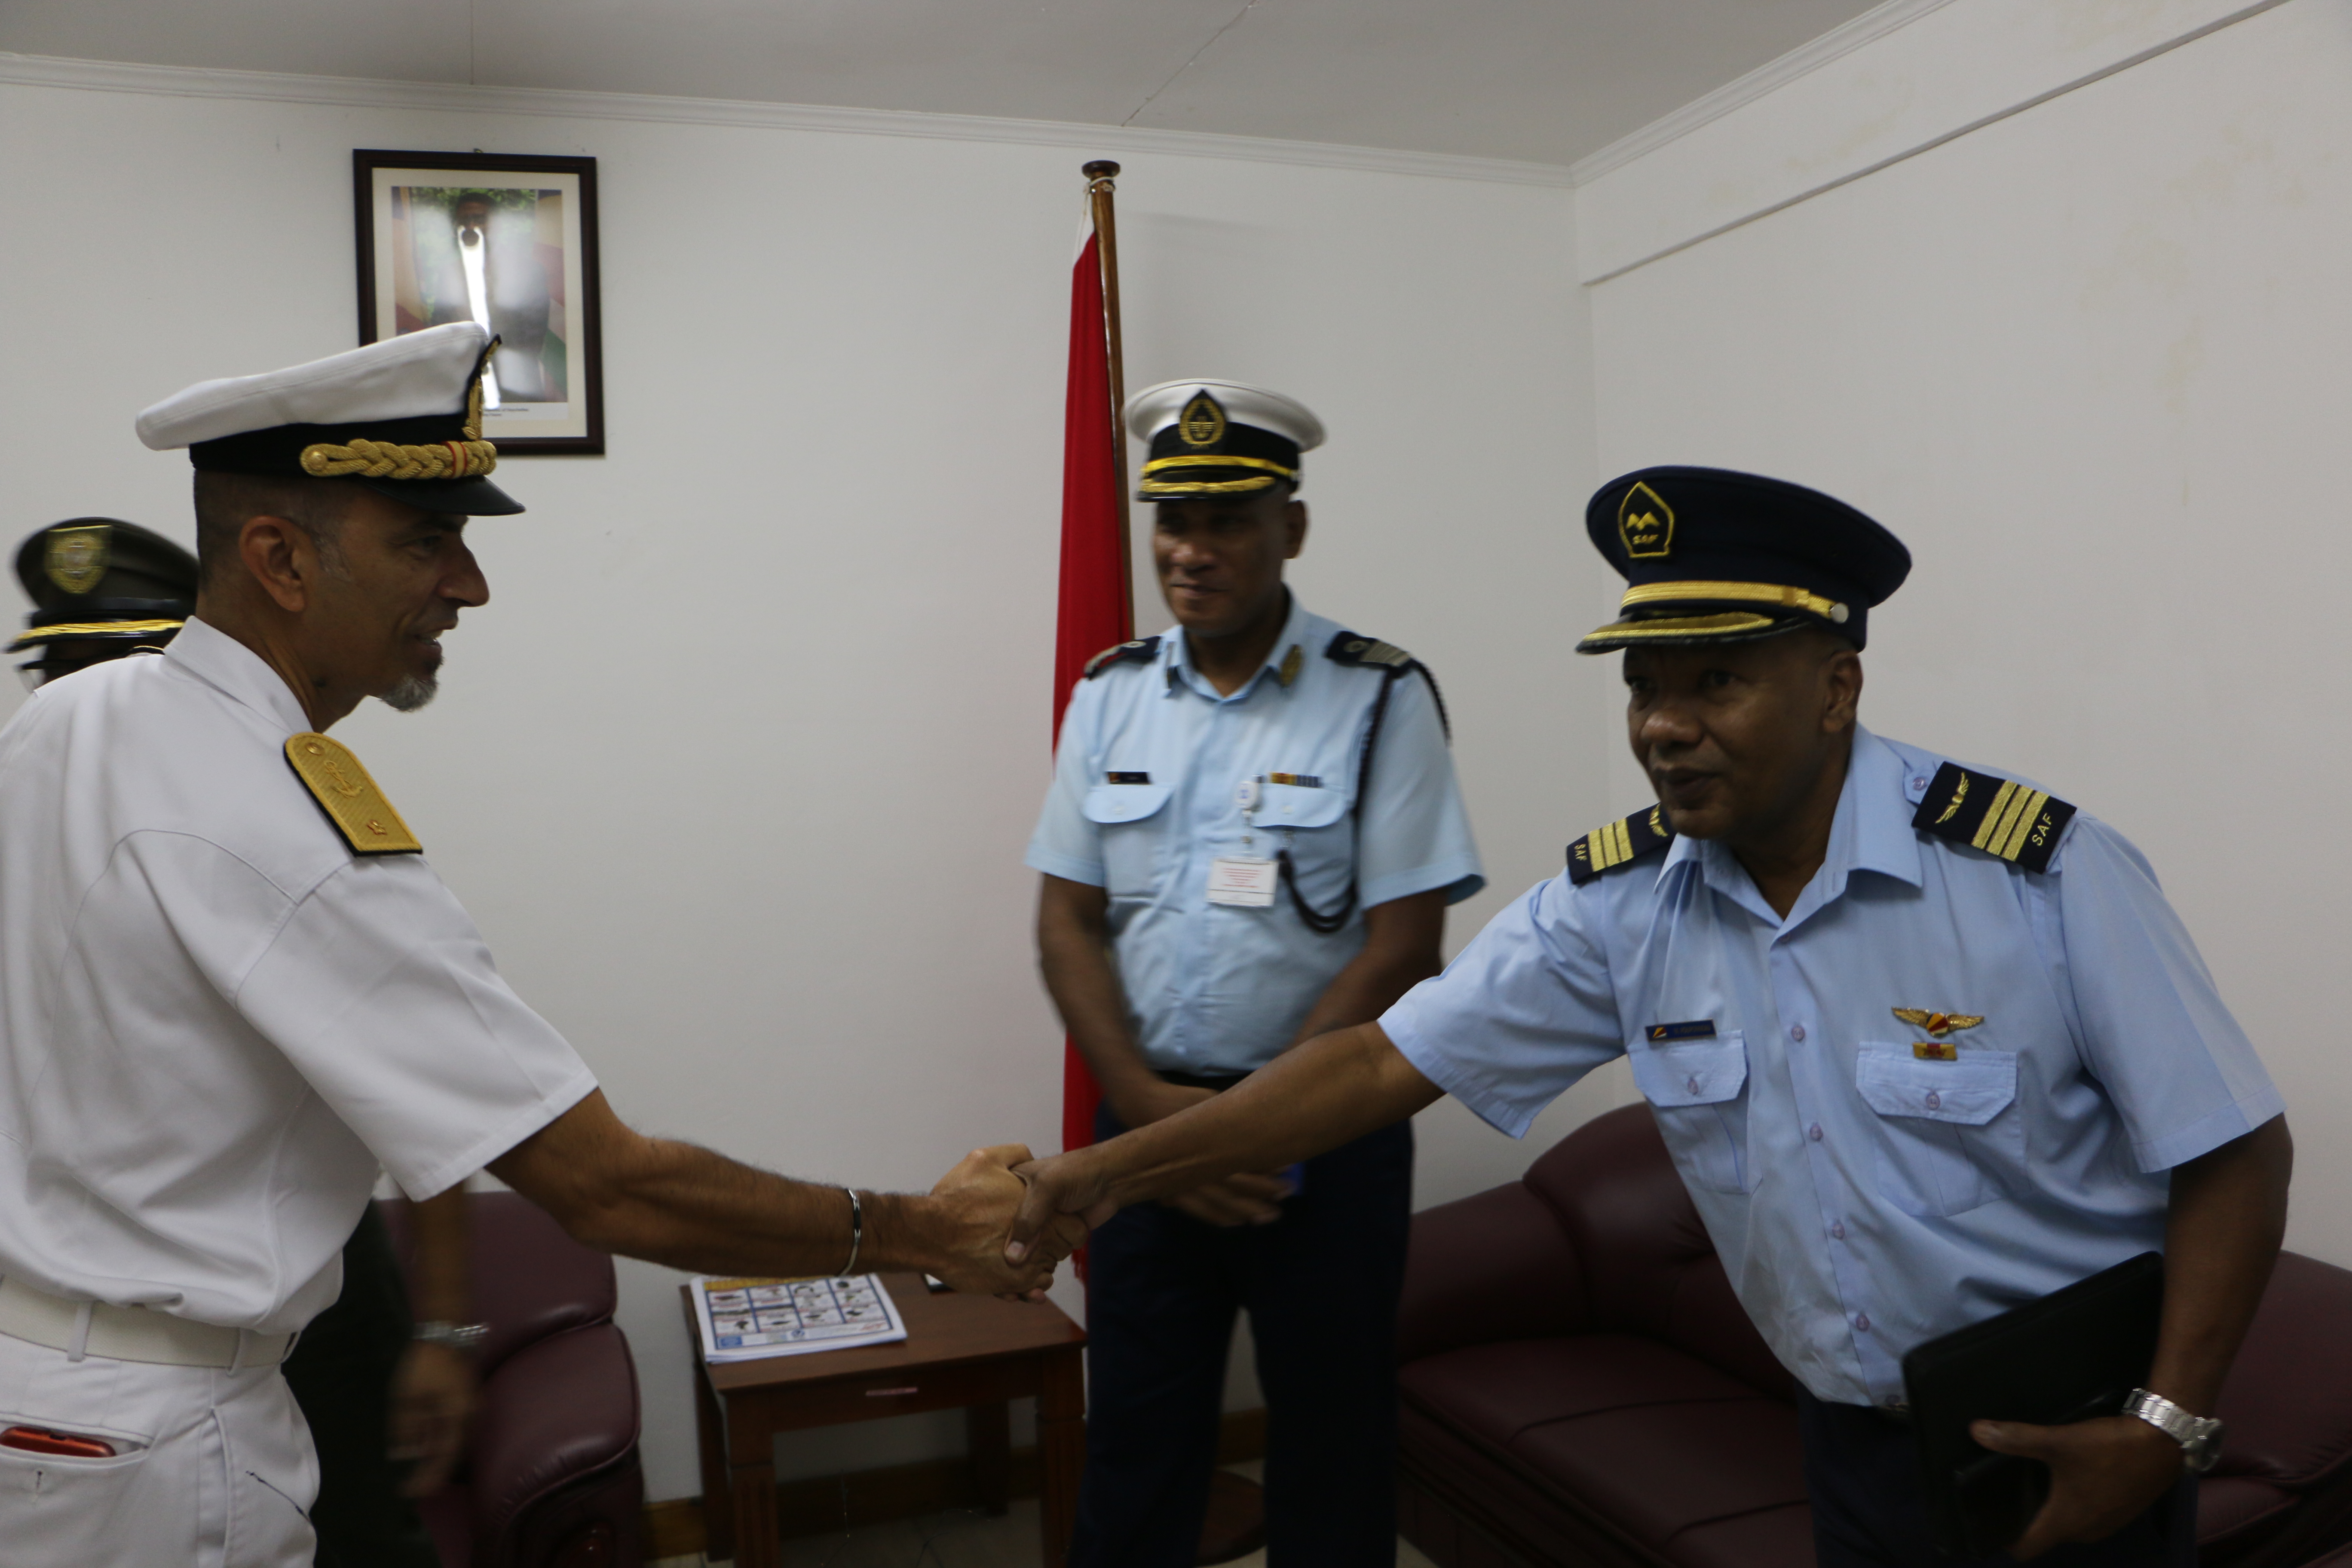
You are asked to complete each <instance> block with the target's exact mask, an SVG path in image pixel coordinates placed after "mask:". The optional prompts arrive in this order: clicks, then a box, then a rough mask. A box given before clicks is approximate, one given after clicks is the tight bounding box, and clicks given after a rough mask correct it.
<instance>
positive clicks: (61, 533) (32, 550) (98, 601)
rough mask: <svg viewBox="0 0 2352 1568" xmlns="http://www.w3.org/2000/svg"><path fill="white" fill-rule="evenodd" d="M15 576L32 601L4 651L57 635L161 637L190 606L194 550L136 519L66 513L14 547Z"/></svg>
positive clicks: (65, 638) (75, 638)
mask: <svg viewBox="0 0 2352 1568" xmlns="http://www.w3.org/2000/svg"><path fill="white" fill-rule="evenodd" d="M16 581H17V582H18V583H19V584H23V586H24V589H25V596H26V598H28V599H30V600H32V601H33V605H34V609H33V613H32V615H30V616H27V617H26V622H25V629H24V630H23V631H22V632H19V633H18V634H17V635H16V641H14V642H12V643H10V644H9V645H8V651H9V652H11V653H15V652H16V651H18V650H19V649H23V648H28V647H45V645H50V644H56V643H61V642H130V641H136V642H144V643H156V644H162V643H165V642H169V641H170V640H171V639H172V637H173V634H175V633H177V632H178V631H179V629H180V627H181V626H182V624H183V623H184V622H185V621H186V620H187V618H188V615H189V612H190V611H191V610H193V609H194V607H195V599H196V558H195V557H194V556H193V555H191V554H189V553H188V552H186V551H184V550H183V549H181V548H180V547H179V546H178V545H176V544H174V543H173V542H171V541H170V540H168V539H166V538H164V537H163V535H162V534H160V533H154V532H151V531H148V530H146V529H143V528H142V527H140V526H139V525H138V524H137V523H135V522H124V521H122V520H121V519H120V518H112V517H72V518H68V519H67V520H66V521H63V522H57V523H51V524H50V525H49V526H48V527H47V528H45V529H42V530H41V531H38V532H37V533H35V534H33V535H32V536H31V537H29V538H27V539H26V541H25V542H24V543H22V544H20V545H18V546H17V547H16ZM87 662H89V661H88V660H87V659H72V660H68V661H65V665H64V668H79V666H80V665H82V664H84V663H87ZM22 668H26V669H43V668H47V664H46V663H45V662H36V663H33V664H29V665H26V666H24V667H22Z"/></svg>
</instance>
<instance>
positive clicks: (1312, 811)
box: [1250, 773, 1355, 909]
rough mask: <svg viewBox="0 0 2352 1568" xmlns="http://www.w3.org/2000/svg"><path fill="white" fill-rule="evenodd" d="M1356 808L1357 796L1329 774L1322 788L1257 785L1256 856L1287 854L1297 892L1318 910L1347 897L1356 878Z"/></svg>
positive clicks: (1252, 820)
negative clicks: (1351, 812)
mask: <svg viewBox="0 0 2352 1568" xmlns="http://www.w3.org/2000/svg"><path fill="white" fill-rule="evenodd" d="M1354 804H1355V795H1354V792H1353V791H1352V790H1350V789H1348V788H1344V787H1342V786H1341V785H1340V784H1339V781H1338V779H1337V778H1336V777H1335V776H1334V775H1333V774H1331V773H1325V774H1324V775H1323V783H1322V784H1320V785H1311V784H1276V783H1274V782H1272V781H1270V780H1269V781H1268V782H1267V783H1265V784H1262V785H1260V786H1259V795H1258V805H1257V810H1256V811H1255V813H1253V814H1252V815H1251V817H1250V826H1251V827H1252V828H1253V829H1254V830H1255V832H1256V834H1257V837H1258V846H1259V847H1258V853H1260V854H1262V855H1272V854H1275V853H1276V852H1278V851H1281V850H1288V851H1289V852H1290V867H1291V871H1292V873H1293V874H1294V875H1296V876H1297V879H1298V890H1299V891H1300V892H1301V893H1304V894H1305V895H1306V896H1307V902H1308V903H1310V904H1313V905H1315V906H1316V907H1317V908H1318V909H1328V908H1329V907H1330V906H1331V905H1333V904H1336V903H1338V902H1339V900H1341V899H1343V898H1345V897H1346V896H1347V893H1348V879H1349V878H1350V877H1352V876H1353V875H1354V874H1355V839H1354V827H1355V825H1354V824H1353V823H1352V822H1351V821H1349V807H1350V806H1352V805H1354Z"/></svg>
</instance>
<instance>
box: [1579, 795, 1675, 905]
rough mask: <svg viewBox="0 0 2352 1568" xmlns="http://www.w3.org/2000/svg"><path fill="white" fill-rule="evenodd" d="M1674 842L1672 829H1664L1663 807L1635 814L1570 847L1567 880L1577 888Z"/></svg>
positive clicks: (1589, 835)
mask: <svg viewBox="0 0 2352 1568" xmlns="http://www.w3.org/2000/svg"><path fill="white" fill-rule="evenodd" d="M1674 841H1675V830H1674V829H1673V828H1671V827H1669V826H1666V812H1665V808H1664V806H1658V805H1654V806H1652V807H1650V809H1649V810H1647V811H1637V812H1635V813H1634V814H1633V816H1628V817H1626V818H1624V819H1623V820H1622V821H1618V822H1612V823H1611V824H1610V825H1609V826H1606V827H1596V828H1594V829H1593V830H1592V831H1591V832H1590V833H1588V834H1586V835H1585V836H1584V837H1581V838H1580V839H1578V840H1577V841H1576V842H1575V843H1573V844H1571V845H1570V846H1569V847H1568V879H1569V880H1570V882H1572V883H1574V884H1575V885H1576V886H1578V887H1582V886H1583V885H1584V884H1585V883H1587V882H1590V881H1591V880H1592V879H1593V878H1595V877H1598V876H1599V875H1601V872H1603V871H1613V870H1615V869H1616V868H1618V867H1620V866H1627V865H1631V864H1632V863H1633V862H1634V861H1636V860H1639V859H1640V858H1642V857H1643V856H1644V855H1649V854H1653V853H1654V852H1655V851H1657V850H1660V849H1664V847H1666V846H1667V845H1669V844H1672V843H1673V842H1674Z"/></svg>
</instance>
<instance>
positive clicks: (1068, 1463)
mask: <svg viewBox="0 0 2352 1568" xmlns="http://www.w3.org/2000/svg"><path fill="white" fill-rule="evenodd" d="M1083 1354H1084V1352H1082V1351H1081V1350H1079V1349H1078V1348H1077V1347H1076V1346H1075V1345H1074V1346H1072V1347H1070V1348H1069V1349H1068V1350H1062V1351H1053V1352H1048V1353H1047V1354H1046V1356H1045V1377H1044V1379H1043V1384H1044V1386H1043V1387H1041V1388H1040V1389H1039V1390H1038V1394H1037V1468H1038V1470H1039V1471H1040V1475H1039V1477H1038V1480H1039V1483H1040V1485H1039V1488H1038V1489H1039V1491H1040V1493H1041V1494H1042V1495H1041V1496H1040V1497H1039V1499H1038V1508H1039V1519H1038V1523H1039V1525H1040V1526H1041V1527H1042V1528H1041V1529H1040V1531H1039V1534H1040V1536H1041V1538H1042V1542H1043V1545H1044V1548H1045V1568H1063V1564H1064V1563H1066V1562H1067V1561H1068V1559H1069V1554H1070V1531H1071V1530H1072V1528H1073V1527H1074V1526H1075V1525H1076V1522H1077V1517H1078V1479H1079V1478H1080V1477H1081V1476H1082V1475H1084V1474H1085V1472H1086V1468H1087V1385H1086V1371H1085V1363H1083V1361H1082V1360H1081V1359H1080V1358H1081V1356H1082V1355H1083Z"/></svg>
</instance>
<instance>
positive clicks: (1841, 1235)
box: [1830, 1220, 1845, 1241]
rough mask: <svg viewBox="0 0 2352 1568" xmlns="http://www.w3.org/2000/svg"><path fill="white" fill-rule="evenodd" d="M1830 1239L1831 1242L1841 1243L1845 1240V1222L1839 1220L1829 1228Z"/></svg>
mask: <svg viewBox="0 0 2352 1568" xmlns="http://www.w3.org/2000/svg"><path fill="white" fill-rule="evenodd" d="M1830 1239H1831V1240H1832V1241H1843V1240H1844V1239H1845V1222H1844V1221H1843V1220H1840V1221H1838V1222H1837V1223H1836V1224H1834V1225H1832V1226H1830Z"/></svg>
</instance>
